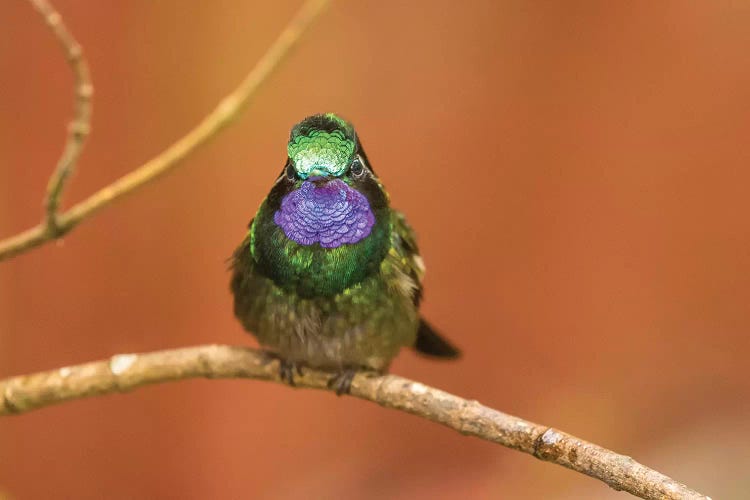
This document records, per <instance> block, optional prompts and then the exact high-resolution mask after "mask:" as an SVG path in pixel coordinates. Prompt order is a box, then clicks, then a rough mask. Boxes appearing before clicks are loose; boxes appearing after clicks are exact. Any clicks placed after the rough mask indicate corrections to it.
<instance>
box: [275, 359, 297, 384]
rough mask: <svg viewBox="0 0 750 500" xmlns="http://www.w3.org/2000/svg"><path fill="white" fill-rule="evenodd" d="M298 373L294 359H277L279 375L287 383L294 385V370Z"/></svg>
mask: <svg viewBox="0 0 750 500" xmlns="http://www.w3.org/2000/svg"><path fill="white" fill-rule="evenodd" d="M295 371H297V373H299V368H298V367H297V364H296V363H295V362H294V361H287V360H286V359H279V377H281V380H283V381H284V382H286V383H287V384H289V385H291V386H292V387H294V386H295V385H296V384H295V383H294V372H295Z"/></svg>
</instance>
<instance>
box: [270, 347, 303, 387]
mask: <svg viewBox="0 0 750 500" xmlns="http://www.w3.org/2000/svg"><path fill="white" fill-rule="evenodd" d="M263 354H264V355H265V356H266V357H267V358H268V360H269V362H270V361H273V360H278V361H279V378H281V380H282V381H283V382H285V383H287V384H289V385H291V386H292V387H294V386H295V383H294V374H295V373H296V374H297V375H299V376H302V365H301V364H300V363H297V362H296V361H290V360H288V359H284V358H282V357H281V356H280V355H279V354H277V353H275V352H273V351H263Z"/></svg>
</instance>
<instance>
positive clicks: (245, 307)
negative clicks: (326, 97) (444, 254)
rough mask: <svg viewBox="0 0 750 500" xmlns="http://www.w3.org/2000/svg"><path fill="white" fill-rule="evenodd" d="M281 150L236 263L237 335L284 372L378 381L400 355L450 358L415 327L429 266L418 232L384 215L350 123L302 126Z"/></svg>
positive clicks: (383, 201)
mask: <svg viewBox="0 0 750 500" xmlns="http://www.w3.org/2000/svg"><path fill="white" fill-rule="evenodd" d="M349 145H351V147H350V146H349ZM288 151H289V157H288V159H287V164H286V166H285V169H284V171H283V172H282V174H281V175H280V176H279V178H278V179H277V181H276V184H275V185H274V187H273V188H272V190H271V192H270V193H269V195H268V197H267V198H266V199H265V200H264V201H263V203H262V204H261V207H260V208H259V210H258V212H257V214H256V216H255V219H253V221H252V222H251V224H250V230H249V231H248V234H247V236H246V238H245V239H244V241H243V243H242V244H241V245H240V247H239V248H238V249H237V251H236V252H235V255H234V259H233V276H232V283H231V289H232V292H233V293H234V298H235V314H236V316H237V317H238V319H239V320H240V321H241V322H242V324H243V326H244V327H245V328H246V329H247V330H249V331H251V332H252V333H253V334H254V335H255V336H256V337H257V338H258V340H259V341H260V343H261V344H262V345H263V346H265V347H267V348H269V349H271V350H272V351H274V352H276V353H277V354H278V355H279V356H280V357H281V358H282V359H283V360H284V362H285V363H284V364H285V365H287V366H288V365H309V366H313V367H317V368H323V369H330V370H334V371H338V372H347V371H349V372H350V371H351V370H353V369H360V368H367V369H371V370H377V371H384V370H385V369H386V368H387V367H388V365H389V363H390V362H391V360H392V359H393V357H395V355H396V354H397V353H398V351H399V349H400V348H401V347H404V346H416V348H417V349H418V350H421V351H424V352H426V353H427V354H433V355H437V356H440V357H455V355H457V351H456V350H455V349H454V348H453V347H452V346H450V344H449V343H447V342H446V341H444V340H443V339H441V338H440V337H439V336H437V334H435V332H434V331H432V330H431V329H430V328H429V326H427V324H426V323H424V321H422V320H420V317H419V312H418V306H419V302H420V299H421V293H422V285H421V279H422V276H423V274H424V266H423V264H422V259H421V258H420V256H419V253H418V249H417V245H416V241H415V238H414V234H413V232H412V230H411V229H410V228H409V226H408V224H407V223H406V220H405V219H404V217H403V215H401V214H400V213H399V212H396V211H394V210H392V209H391V208H390V207H389V203H388V195H387V194H386V193H385V191H384V190H383V187H382V185H381V184H380V181H379V180H378V179H377V177H376V176H375V174H374V172H373V171H372V169H371V168H370V166H369V162H368V160H367V156H366V155H365V153H364V151H363V149H362V146H361V144H360V142H359V140H358V139H357V137H356V135H355V133H354V129H353V128H352V127H351V125H350V124H348V123H347V122H345V121H344V120H342V119H341V118H339V117H337V116H335V115H331V114H328V115H315V116H312V117H309V118H306V119H305V120H303V121H302V122H301V123H300V124H298V125H296V126H295V127H294V128H293V129H292V134H291V136H290V140H289V146H288ZM309 193H312V194H309ZM357 211H358V212H357ZM363 211H364V215H363ZM318 241H319V242H320V243H318ZM418 337H419V338H418ZM289 378H290V381H291V377H290V376H289Z"/></svg>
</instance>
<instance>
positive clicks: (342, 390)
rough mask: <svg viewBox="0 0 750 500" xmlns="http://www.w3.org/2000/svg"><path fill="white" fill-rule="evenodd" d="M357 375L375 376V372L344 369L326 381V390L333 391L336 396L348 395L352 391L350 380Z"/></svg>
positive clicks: (365, 369)
mask: <svg viewBox="0 0 750 500" xmlns="http://www.w3.org/2000/svg"><path fill="white" fill-rule="evenodd" d="M358 373H367V374H375V373H376V372H373V371H372V370H371V369H367V368H362V367H351V366H350V367H345V368H342V369H341V371H340V372H338V373H337V374H335V375H334V376H333V377H331V379H330V380H328V388H329V389H333V390H334V391H335V392H336V395H337V396H341V395H342V394H349V393H350V391H351V390H352V380H354V376H355V375H357V374H358Z"/></svg>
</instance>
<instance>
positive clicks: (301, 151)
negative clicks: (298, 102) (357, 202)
mask: <svg viewBox="0 0 750 500" xmlns="http://www.w3.org/2000/svg"><path fill="white" fill-rule="evenodd" d="M356 141H357V139H356V136H355V134H354V127H352V126H351V124H350V123H349V122H347V121H346V120H344V119H342V118H340V117H338V116H336V115H335V114H333V113H326V114H324V115H312V116H308V117H307V118H305V119H304V120H302V121H301V122H299V123H298V124H297V125H295V126H294V127H293V128H292V133H291V134H290V136H289V144H288V145H287V151H288V153H289V158H290V159H291V160H292V165H294V169H295V170H296V171H297V175H299V176H300V178H302V179H307V178H308V177H310V176H317V175H322V176H334V177H339V176H341V175H342V174H343V173H344V172H345V171H346V169H347V168H348V167H349V165H350V164H351V162H352V159H353V158H354V149H355V143H356Z"/></svg>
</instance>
